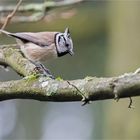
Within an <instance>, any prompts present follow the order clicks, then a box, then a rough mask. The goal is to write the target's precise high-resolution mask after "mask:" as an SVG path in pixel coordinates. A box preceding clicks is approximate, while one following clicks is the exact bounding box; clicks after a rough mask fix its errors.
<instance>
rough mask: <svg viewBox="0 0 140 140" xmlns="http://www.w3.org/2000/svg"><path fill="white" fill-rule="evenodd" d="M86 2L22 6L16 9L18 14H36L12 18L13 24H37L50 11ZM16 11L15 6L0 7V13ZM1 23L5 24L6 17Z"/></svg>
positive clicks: (82, 0)
mask: <svg viewBox="0 0 140 140" xmlns="http://www.w3.org/2000/svg"><path fill="white" fill-rule="evenodd" d="M84 1H85V0H68V1H60V2H54V1H45V2H44V3H40V4H39V3H31V4H27V5H20V7H18V8H17V9H16V11H17V12H22V13H23V12H24V13H26V12H36V13H33V14H32V15H30V16H27V15H26V16H21V15H20V16H15V17H14V18H12V20H11V21H12V22H35V21H39V20H41V19H43V18H44V17H45V16H46V13H48V12H49V11H50V10H52V9H54V8H57V7H64V6H70V5H75V4H78V3H81V2H84ZM14 9H15V6H14V5H10V6H6V7H3V6H1V5H0V13H7V12H10V11H13V10H14ZM0 22H1V23H3V22H5V16H4V17H1V18H0Z"/></svg>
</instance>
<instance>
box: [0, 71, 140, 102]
mask: <svg viewBox="0 0 140 140" xmlns="http://www.w3.org/2000/svg"><path fill="white" fill-rule="evenodd" d="M69 82H70V83H71V84H73V85H75V86H76V87H77V88H78V90H77V88H75V87H74V86H72V85H70V84H69V83H68V82H67V81H59V80H48V79H47V78H45V77H40V78H37V79H35V80H31V81H30V80H28V79H22V80H17V81H8V82H0V100H1V101H3V100H8V99H16V98H19V99H35V100H39V101H54V102H68V101H81V99H82V97H83V95H84V96H85V97H86V98H87V99H88V100H90V101H95V100H104V99H114V98H115V97H116V96H117V98H126V97H133V96H140V74H134V73H129V74H125V75H122V76H119V77H112V78H96V77H86V78H85V79H79V80H73V81H69ZM79 90H80V91H81V92H82V93H83V95H81V93H80V92H79Z"/></svg>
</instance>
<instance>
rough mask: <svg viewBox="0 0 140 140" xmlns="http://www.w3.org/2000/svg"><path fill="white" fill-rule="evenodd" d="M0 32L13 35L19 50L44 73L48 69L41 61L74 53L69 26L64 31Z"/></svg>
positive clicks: (46, 72)
mask: <svg viewBox="0 0 140 140" xmlns="http://www.w3.org/2000/svg"><path fill="white" fill-rule="evenodd" d="M0 32H2V33H4V34H6V35H8V36H11V37H14V38H15V39H16V42H17V44H18V45H19V47H20V50H21V52H22V53H23V55H24V56H25V58H27V59H28V60H30V61H31V62H32V63H33V64H35V65H36V67H37V68H41V69H43V73H44V74H46V75H47V74H49V75H51V74H50V71H49V70H48V69H47V68H45V66H44V65H43V64H42V62H43V61H48V60H50V59H55V58H58V57H61V56H64V55H66V54H70V55H71V56H72V55H73V54H74V51H73V41H72V38H71V35H70V31H69V28H66V29H65V31H64V32H57V31H44V32H18V33H11V32H8V31H6V30H0Z"/></svg>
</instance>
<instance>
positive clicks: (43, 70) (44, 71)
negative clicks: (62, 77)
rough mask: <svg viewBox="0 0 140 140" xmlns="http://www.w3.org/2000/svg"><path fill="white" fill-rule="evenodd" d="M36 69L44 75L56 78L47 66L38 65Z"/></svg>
mask: <svg viewBox="0 0 140 140" xmlns="http://www.w3.org/2000/svg"><path fill="white" fill-rule="evenodd" d="M34 70H35V71H36V72H39V73H41V75H43V76H46V77H49V78H51V79H55V77H54V76H53V75H52V74H51V72H50V71H49V70H48V69H47V68H45V67H40V66H36V67H35V68H34Z"/></svg>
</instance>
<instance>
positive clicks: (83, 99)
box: [67, 81, 90, 106]
mask: <svg viewBox="0 0 140 140" xmlns="http://www.w3.org/2000/svg"><path fill="white" fill-rule="evenodd" d="M67 82H68V84H69V85H71V86H73V87H74V88H75V89H76V90H77V91H78V92H79V93H80V95H81V96H82V100H81V101H82V102H83V103H82V106H84V105H86V104H90V100H89V98H87V97H86V96H85V94H84V93H83V92H81V91H80V90H79V89H78V87H77V86H75V85H74V84H72V83H70V81H67Z"/></svg>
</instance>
